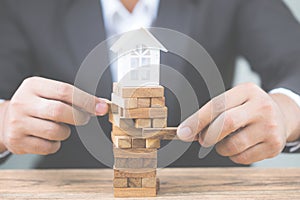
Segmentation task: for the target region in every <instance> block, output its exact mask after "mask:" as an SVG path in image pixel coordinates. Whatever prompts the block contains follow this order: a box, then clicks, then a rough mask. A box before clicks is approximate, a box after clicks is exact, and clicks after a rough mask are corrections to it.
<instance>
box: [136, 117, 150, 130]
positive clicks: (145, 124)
mask: <svg viewBox="0 0 300 200" xmlns="http://www.w3.org/2000/svg"><path fill="white" fill-rule="evenodd" d="M135 128H151V119H136V120H135Z"/></svg>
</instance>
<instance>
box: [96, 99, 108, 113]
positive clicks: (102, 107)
mask: <svg viewBox="0 0 300 200" xmlns="http://www.w3.org/2000/svg"><path fill="white" fill-rule="evenodd" d="M107 108H108V107H107V104H106V103H105V102H104V101H101V102H100V103H98V104H97V105H96V114H97V115H105V114H106V112H107Z"/></svg>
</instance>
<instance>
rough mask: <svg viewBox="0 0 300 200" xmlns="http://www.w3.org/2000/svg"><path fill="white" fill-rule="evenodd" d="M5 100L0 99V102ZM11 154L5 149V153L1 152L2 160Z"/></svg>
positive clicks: (0, 157)
mask: <svg viewBox="0 0 300 200" xmlns="http://www.w3.org/2000/svg"><path fill="white" fill-rule="evenodd" d="M4 101H5V100H4V99H0V104H1V103H4ZM9 154H10V152H9V151H4V152H3V153H0V160H1V159H3V158H5V157H7V156H8V155H9Z"/></svg>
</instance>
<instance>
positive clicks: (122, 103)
mask: <svg viewBox="0 0 300 200" xmlns="http://www.w3.org/2000/svg"><path fill="white" fill-rule="evenodd" d="M111 101H112V103H113V104H115V105H117V106H119V107H121V108H126V109H131V108H137V107H138V101H137V98H122V97H119V96H118V95H116V94H115V93H112V94H111Z"/></svg>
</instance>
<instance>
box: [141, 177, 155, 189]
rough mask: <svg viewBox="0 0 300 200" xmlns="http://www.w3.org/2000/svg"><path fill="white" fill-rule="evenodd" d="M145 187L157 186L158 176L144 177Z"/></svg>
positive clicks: (143, 183) (143, 184)
mask: <svg viewBox="0 0 300 200" xmlns="http://www.w3.org/2000/svg"><path fill="white" fill-rule="evenodd" d="M142 187H143V188H156V177H151V178H142Z"/></svg>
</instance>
